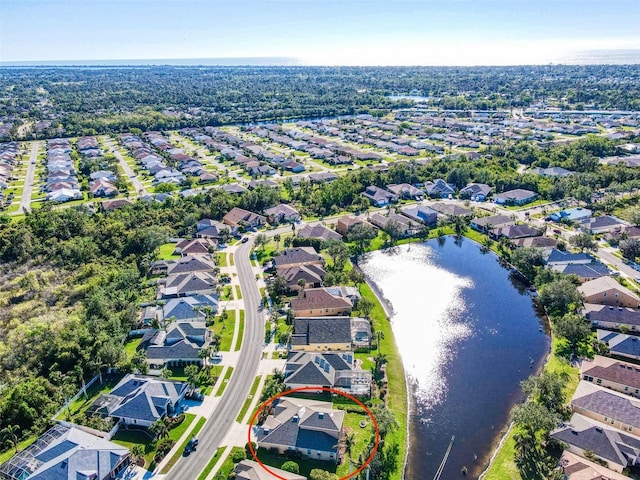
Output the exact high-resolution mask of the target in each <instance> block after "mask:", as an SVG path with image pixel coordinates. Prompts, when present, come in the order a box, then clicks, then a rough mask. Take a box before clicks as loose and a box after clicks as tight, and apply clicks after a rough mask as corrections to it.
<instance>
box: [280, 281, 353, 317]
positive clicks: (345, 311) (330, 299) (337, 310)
mask: <svg viewBox="0 0 640 480" xmlns="http://www.w3.org/2000/svg"><path fill="white" fill-rule="evenodd" d="M352 309H353V304H352V303H351V300H350V299H348V298H345V297H342V296H341V295H336V294H334V293H331V292H330V291H328V290H327V289H324V288H309V289H305V290H302V291H301V292H300V293H299V294H298V296H297V297H296V298H293V299H292V300H291V310H293V315H294V316H295V317H313V316H316V317H331V316H335V315H349V314H350V313H351V310H352Z"/></svg>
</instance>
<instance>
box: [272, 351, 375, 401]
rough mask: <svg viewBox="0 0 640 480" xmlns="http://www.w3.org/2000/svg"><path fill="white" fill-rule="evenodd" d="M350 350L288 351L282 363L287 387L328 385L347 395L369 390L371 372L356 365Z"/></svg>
mask: <svg viewBox="0 0 640 480" xmlns="http://www.w3.org/2000/svg"><path fill="white" fill-rule="evenodd" d="M356 362H357V361H356V359H355V357H354V355H353V352H325V353H314V352H290V353H289V358H288V359H287V363H286V365H285V367H284V375H285V379H284V382H285V384H286V386H287V388H290V389H291V388H299V387H329V388H334V389H337V390H340V391H343V392H346V393H348V394H350V395H369V394H370V393H371V372H368V371H364V370H362V369H360V368H358V367H357V364H356Z"/></svg>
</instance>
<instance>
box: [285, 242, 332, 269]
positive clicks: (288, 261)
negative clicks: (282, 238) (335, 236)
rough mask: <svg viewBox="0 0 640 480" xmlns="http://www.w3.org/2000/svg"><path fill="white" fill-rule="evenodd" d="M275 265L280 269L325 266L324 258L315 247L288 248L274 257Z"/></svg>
mask: <svg viewBox="0 0 640 480" xmlns="http://www.w3.org/2000/svg"><path fill="white" fill-rule="evenodd" d="M273 265H274V266H275V267H276V268H277V269H279V268H285V267H287V268H288V267H295V266H298V265H321V266H322V265H324V258H323V257H322V255H318V252H316V249H315V248H313V247H294V248H287V249H285V250H283V251H281V252H279V253H278V254H277V255H275V256H274V257H273Z"/></svg>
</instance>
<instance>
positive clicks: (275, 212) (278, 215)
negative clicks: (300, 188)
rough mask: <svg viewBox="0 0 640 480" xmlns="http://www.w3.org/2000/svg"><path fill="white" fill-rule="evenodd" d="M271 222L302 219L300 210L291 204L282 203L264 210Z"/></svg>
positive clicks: (277, 222)
mask: <svg viewBox="0 0 640 480" xmlns="http://www.w3.org/2000/svg"><path fill="white" fill-rule="evenodd" d="M264 214H265V215H266V216H267V219H268V220H269V223H270V224H272V225H273V224H276V225H277V224H279V223H285V222H287V223H292V222H296V221H298V220H300V212H298V210H296V209H295V208H293V207H292V206H291V205H287V204H286V203H281V204H280V205H276V206H275V207H271V208H267V209H266V210H265V211H264Z"/></svg>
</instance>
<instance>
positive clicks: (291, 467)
mask: <svg viewBox="0 0 640 480" xmlns="http://www.w3.org/2000/svg"><path fill="white" fill-rule="evenodd" d="M280 468H282V470H284V471H285V472H291V473H300V466H299V465H298V464H297V463H296V462H292V461H291V460H289V461H288V462H284V463H283V464H282V467H280Z"/></svg>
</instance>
